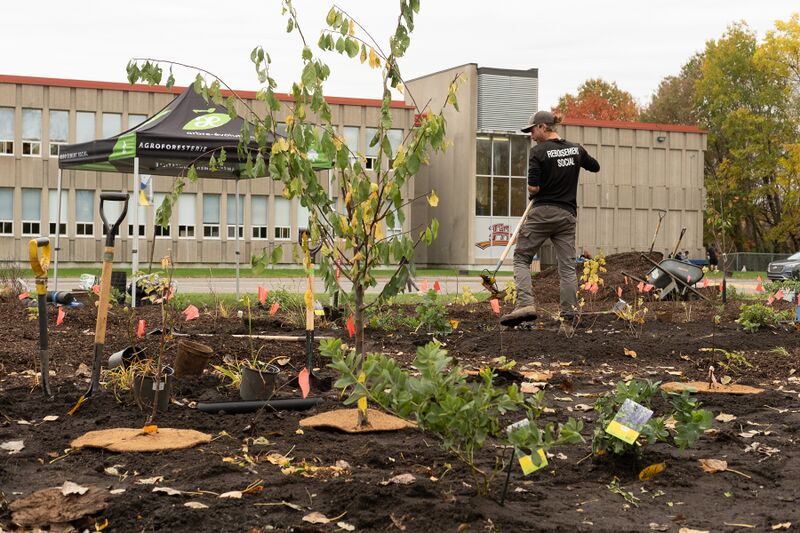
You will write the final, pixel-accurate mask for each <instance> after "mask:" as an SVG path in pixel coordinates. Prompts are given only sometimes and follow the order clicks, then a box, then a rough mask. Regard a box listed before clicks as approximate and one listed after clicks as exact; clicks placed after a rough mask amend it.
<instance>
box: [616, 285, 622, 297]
mask: <svg viewBox="0 0 800 533" xmlns="http://www.w3.org/2000/svg"><path fill="white" fill-rule="evenodd" d="M617 298H622V287H617Z"/></svg>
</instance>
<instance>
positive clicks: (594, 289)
mask: <svg viewBox="0 0 800 533" xmlns="http://www.w3.org/2000/svg"><path fill="white" fill-rule="evenodd" d="M598 290H600V287H598V286H597V283H592V286H591V287H590V288H589V292H591V293H592V294H597V291H598Z"/></svg>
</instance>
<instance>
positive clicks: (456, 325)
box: [450, 320, 458, 329]
mask: <svg viewBox="0 0 800 533" xmlns="http://www.w3.org/2000/svg"><path fill="white" fill-rule="evenodd" d="M450 327H451V328H453V329H458V320H451V321H450Z"/></svg>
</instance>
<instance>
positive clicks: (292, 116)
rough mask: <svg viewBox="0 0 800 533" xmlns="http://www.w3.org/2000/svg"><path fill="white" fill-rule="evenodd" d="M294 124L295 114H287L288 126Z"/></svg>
mask: <svg viewBox="0 0 800 533" xmlns="http://www.w3.org/2000/svg"><path fill="white" fill-rule="evenodd" d="M292 124H294V115H287V116H286V127H287V128H288V127H290V126H291V125H292Z"/></svg>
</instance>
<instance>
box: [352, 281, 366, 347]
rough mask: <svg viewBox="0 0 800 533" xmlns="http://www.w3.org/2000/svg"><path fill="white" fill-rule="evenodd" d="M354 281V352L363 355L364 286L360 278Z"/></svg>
mask: <svg viewBox="0 0 800 533" xmlns="http://www.w3.org/2000/svg"><path fill="white" fill-rule="evenodd" d="M354 281H355V287H354V289H355V293H356V298H355V300H356V301H355V311H354V312H355V316H354V317H353V319H354V321H355V327H356V353H357V354H359V355H364V286H363V285H362V284H361V280H360V279H356V280H354Z"/></svg>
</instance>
